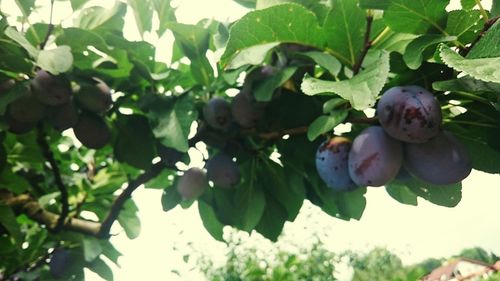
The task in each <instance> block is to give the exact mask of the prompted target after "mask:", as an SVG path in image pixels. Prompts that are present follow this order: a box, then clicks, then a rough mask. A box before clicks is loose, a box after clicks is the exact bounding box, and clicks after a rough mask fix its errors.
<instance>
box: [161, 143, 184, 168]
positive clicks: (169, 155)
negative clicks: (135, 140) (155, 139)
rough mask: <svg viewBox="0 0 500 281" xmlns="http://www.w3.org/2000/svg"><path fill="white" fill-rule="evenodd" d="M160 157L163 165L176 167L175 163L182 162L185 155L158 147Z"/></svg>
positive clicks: (164, 147) (171, 149) (167, 148)
mask: <svg viewBox="0 0 500 281" xmlns="http://www.w3.org/2000/svg"><path fill="white" fill-rule="evenodd" d="M157 150H158V155H159V156H160V158H161V161H163V163H165V164H167V166H168V167H174V166H175V163H177V162H179V161H181V160H182V157H183V156H184V153H182V152H180V151H178V150H176V149H173V148H170V147H166V146H163V145H160V144H159V145H157Z"/></svg>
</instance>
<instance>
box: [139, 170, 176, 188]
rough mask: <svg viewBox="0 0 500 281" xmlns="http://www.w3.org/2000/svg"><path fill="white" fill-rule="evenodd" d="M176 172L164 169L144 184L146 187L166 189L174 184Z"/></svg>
mask: <svg viewBox="0 0 500 281" xmlns="http://www.w3.org/2000/svg"><path fill="white" fill-rule="evenodd" d="M173 178H174V172H172V171H171V170H169V169H163V171H161V173H160V174H159V175H158V176H157V177H155V178H153V179H151V180H150V181H148V182H146V183H145V184H144V187H145V188H151V189H165V188H167V187H169V186H171V185H172V184H173Z"/></svg>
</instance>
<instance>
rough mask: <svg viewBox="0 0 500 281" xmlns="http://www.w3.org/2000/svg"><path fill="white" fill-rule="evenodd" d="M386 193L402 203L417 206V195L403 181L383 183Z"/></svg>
mask: <svg viewBox="0 0 500 281" xmlns="http://www.w3.org/2000/svg"><path fill="white" fill-rule="evenodd" d="M385 190H386V191H387V193H388V194H389V195H390V196H391V197H392V198H394V199H395V200H396V201H398V202H399V203H402V204H406V205H411V206H417V205H418V201H417V195H415V193H413V192H412V191H411V190H410V189H409V188H408V187H407V186H406V185H405V184H404V183H402V182H399V181H396V180H395V181H393V182H391V183H388V184H386V185H385Z"/></svg>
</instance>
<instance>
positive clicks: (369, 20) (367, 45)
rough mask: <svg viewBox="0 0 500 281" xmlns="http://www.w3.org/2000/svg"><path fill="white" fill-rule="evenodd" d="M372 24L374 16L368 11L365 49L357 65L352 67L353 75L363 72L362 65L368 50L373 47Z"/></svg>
mask: <svg viewBox="0 0 500 281" xmlns="http://www.w3.org/2000/svg"><path fill="white" fill-rule="evenodd" d="M372 23H373V15H372V13H371V12H370V11H368V15H367V16H366V31H365V40H364V47H363V50H362V51H361V54H360V55H359V57H358V61H356V63H355V64H354V66H353V67H352V73H353V74H354V75H356V74H358V72H359V71H360V70H361V65H362V64H363V61H364V59H365V57H366V54H367V53H368V50H369V49H370V48H371V46H372V41H371V40H370V33H371V31H372Z"/></svg>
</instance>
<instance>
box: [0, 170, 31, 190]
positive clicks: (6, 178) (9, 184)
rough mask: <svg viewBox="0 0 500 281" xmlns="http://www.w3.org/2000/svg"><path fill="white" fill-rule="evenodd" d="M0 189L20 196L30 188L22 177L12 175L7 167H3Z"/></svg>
mask: <svg viewBox="0 0 500 281" xmlns="http://www.w3.org/2000/svg"><path fill="white" fill-rule="evenodd" d="M0 187H1V188H5V189H7V190H10V191H12V192H14V193H15V194H21V193H23V192H25V191H26V190H29V189H30V188H31V185H30V183H29V182H28V181H27V180H26V179H25V178H23V177H20V176H18V175H17V174H15V173H13V172H12V171H11V169H10V168H9V167H5V168H4V169H3V170H2V172H1V173H0Z"/></svg>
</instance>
